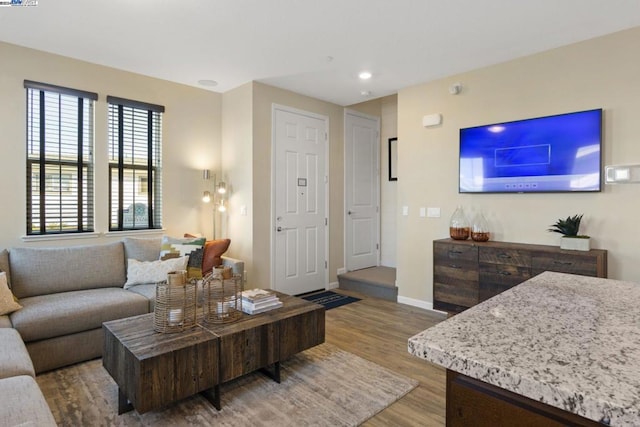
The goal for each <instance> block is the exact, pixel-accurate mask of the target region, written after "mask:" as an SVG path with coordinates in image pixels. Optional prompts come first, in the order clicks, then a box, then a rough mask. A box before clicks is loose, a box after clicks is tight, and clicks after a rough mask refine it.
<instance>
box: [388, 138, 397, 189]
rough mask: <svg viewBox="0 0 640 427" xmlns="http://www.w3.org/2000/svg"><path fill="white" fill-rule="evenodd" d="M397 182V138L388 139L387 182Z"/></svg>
mask: <svg viewBox="0 0 640 427" xmlns="http://www.w3.org/2000/svg"><path fill="white" fill-rule="evenodd" d="M397 180H398V138H389V181H397Z"/></svg>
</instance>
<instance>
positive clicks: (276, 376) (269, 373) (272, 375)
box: [260, 362, 280, 384]
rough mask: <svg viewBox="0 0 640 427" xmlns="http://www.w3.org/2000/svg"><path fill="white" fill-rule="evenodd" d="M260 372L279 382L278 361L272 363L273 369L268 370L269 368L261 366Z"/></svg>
mask: <svg viewBox="0 0 640 427" xmlns="http://www.w3.org/2000/svg"><path fill="white" fill-rule="evenodd" d="M260 372H262V373H263V374H265V375H266V376H268V377H269V378H271V379H272V380H274V381H275V382H277V383H278V384H280V362H276V363H274V364H273V371H271V370H269V368H268V367H267V368H262V369H260Z"/></svg>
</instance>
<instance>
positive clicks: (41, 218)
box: [23, 80, 98, 236]
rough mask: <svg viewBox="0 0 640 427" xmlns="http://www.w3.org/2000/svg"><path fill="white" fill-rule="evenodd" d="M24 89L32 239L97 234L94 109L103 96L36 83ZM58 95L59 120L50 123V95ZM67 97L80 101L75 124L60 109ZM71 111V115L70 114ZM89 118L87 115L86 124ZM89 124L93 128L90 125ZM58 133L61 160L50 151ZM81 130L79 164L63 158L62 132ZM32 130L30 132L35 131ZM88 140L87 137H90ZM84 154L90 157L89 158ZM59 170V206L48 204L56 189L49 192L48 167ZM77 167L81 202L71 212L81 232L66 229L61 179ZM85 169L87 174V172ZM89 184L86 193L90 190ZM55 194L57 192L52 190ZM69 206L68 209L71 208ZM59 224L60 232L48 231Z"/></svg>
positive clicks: (26, 82) (26, 83)
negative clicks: (52, 137) (55, 222)
mask: <svg viewBox="0 0 640 427" xmlns="http://www.w3.org/2000/svg"><path fill="white" fill-rule="evenodd" d="M23 86H24V88H25V89H26V126H25V128H26V195H27V198H26V214H27V215H26V233H27V236H52V235H62V234H78V233H93V232H94V229H95V211H94V206H93V201H94V179H93V178H94V177H93V174H94V168H95V160H94V156H93V152H94V141H95V137H94V129H95V127H94V125H95V117H94V114H95V106H94V102H95V101H97V99H98V94H96V93H94V92H88V91H83V90H78V89H72V88H67V87H63V86H57V85H52V84H47V83H41V82H34V81H31V80H24V83H23ZM32 91H34V92H38V100H37V105H36V103H35V102H34V99H33V98H34V94H33V92H32ZM46 94H49V96H51V95H54V96H58V105H59V107H58V108H59V110H58V117H57V120H56V121H49V122H48V121H47V118H48V117H51V116H50V114H47V113H48V111H47V108H46V107H47V96H46ZM63 96H70V97H75V98H77V99H76V102H77V110H76V112H77V115H76V119H75V121H74V120H68V121H63V120H62V118H63V113H62V111H61V110H60V106H61V105H62V104H63V98H62V97H63ZM35 108H37V109H38V112H37V119H38V122H37V125H36V124H34V121H35V119H36V115H35V114H36V113H35V111H34V109H35ZM70 111H72V110H70ZM85 114H86V115H88V117H87V119H88V120H85ZM87 121H88V123H87ZM52 124H53V125H55V126H54V127H53V132H56V131H57V132H58V138H59V139H58V141H57V144H58V145H57V149H58V158H57V159H56V158H54V156H52V154H53V153H52V151H53V150H48V147H49V146H50V145H51V141H47V135H48V134H49V133H50V132H51V130H52ZM74 124H75V125H77V127H76V132H77V133H76V135H75V141H76V142H77V146H76V151H75V152H73V153H72V154H74V155H75V160H71V159H69V158H67V159H62V158H61V157H62V156H61V154H60V153H62V151H63V149H62V148H63V140H62V138H61V136H60V135H61V134H62V132H63V131H62V129H63V128H64V127H66V126H70V125H74ZM34 126H37V129H38V135H37V137H36V138H35V139H34V132H33V128H34ZM30 131H31V132H30ZM85 136H86V138H85ZM35 145H37V146H38V149H37V151H38V154H37V158H36V156H32V155H31V154H30V153H31V152H32V150H33V147H34V146H35ZM85 155H86V156H87V157H86V159H85ZM50 166H54V167H57V168H58V174H57V175H55V174H53V175H54V176H55V177H57V181H58V190H57V192H58V193H59V194H58V195H59V201H58V204H56V203H48V201H47V199H48V197H47V196H48V195H49V194H50V193H51V192H52V190H53V189H51V188H50V187H49V184H50V183H49V180H50V178H51V176H52V174H51V173H50V172H47V168H48V167H50ZM67 167H71V168H75V170H76V173H77V175H76V179H75V181H74V182H75V185H76V189H77V199H76V201H75V204H73V203H72V204H71V205H70V206H71V210H75V216H76V221H77V224H76V227H75V228H71V229H69V228H66V229H65V228H64V227H63V225H64V221H63V220H64V218H65V216H64V215H63V210H64V209H63V207H65V206H63V204H62V202H61V199H62V192H63V191H62V186H63V185H64V183H63V180H62V177H63V175H67V172H66V171H64V170H63V168H67ZM34 169H37V170H38V178H37V190H36V188H35V187H36V186H35V185H34V176H33V173H34ZM85 169H86V170H85ZM85 184H86V191H85ZM34 191H37V193H38V198H37V201H36V200H34ZM53 192H54V193H55V191H53ZM34 202H37V209H36V208H35V207H34ZM52 205H53V206H54V207H56V211H57V212H56V215H48V211H51V209H48V207H51V206H52ZM68 207H69V206H66V208H68ZM36 211H37V212H38V214H37V218H36V217H34V212H36ZM51 219H55V220H58V221H59V226H58V228H57V229H51V228H50V227H48V226H47V224H48V223H49V220H51Z"/></svg>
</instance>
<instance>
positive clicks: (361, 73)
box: [358, 71, 371, 80]
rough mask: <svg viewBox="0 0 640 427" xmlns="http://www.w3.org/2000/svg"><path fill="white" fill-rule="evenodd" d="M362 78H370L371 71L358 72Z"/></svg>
mask: <svg viewBox="0 0 640 427" xmlns="http://www.w3.org/2000/svg"><path fill="white" fill-rule="evenodd" d="M358 77H360V80H369V79H370V78H371V73H370V72H369V71H362V72H360V74H358Z"/></svg>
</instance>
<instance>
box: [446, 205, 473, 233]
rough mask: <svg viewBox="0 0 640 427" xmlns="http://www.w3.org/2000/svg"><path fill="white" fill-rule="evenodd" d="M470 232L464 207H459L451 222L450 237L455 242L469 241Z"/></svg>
mask: <svg viewBox="0 0 640 427" xmlns="http://www.w3.org/2000/svg"><path fill="white" fill-rule="evenodd" d="M470 231H471V230H470V227H469V221H467V217H466V216H465V215H464V210H463V209H462V206H458V208H457V209H456V210H455V212H453V215H451V220H450V221H449V236H451V238H452V239H454V240H467V239H468V238H469V233H470Z"/></svg>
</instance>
